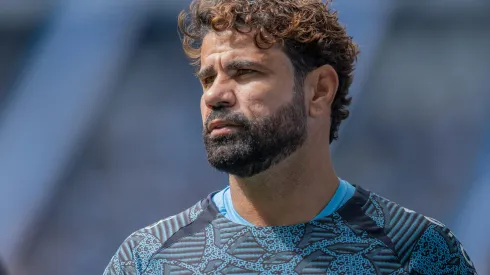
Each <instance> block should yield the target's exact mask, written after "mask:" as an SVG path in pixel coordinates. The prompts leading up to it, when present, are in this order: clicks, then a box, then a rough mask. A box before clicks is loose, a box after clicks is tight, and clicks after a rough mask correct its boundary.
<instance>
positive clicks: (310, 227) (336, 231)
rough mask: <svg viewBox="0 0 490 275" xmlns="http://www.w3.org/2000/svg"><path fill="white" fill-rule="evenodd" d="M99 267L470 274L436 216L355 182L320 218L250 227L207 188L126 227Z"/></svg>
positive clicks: (152, 272) (112, 270)
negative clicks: (129, 230) (174, 211)
mask: <svg viewBox="0 0 490 275" xmlns="http://www.w3.org/2000/svg"><path fill="white" fill-rule="evenodd" d="M104 274H105V275H123V274H124V275H126V274H138V275H143V274H145V275H157V274H158V275H160V274H393V275H395V274H465V275H466V274H476V271H475V269H474V267H473V263H472V262H471V260H470V258H469V257H468V255H467V254H466V252H465V250H464V249H463V247H462V245H461V244H460V242H459V241H458V240H457V239H456V237H455V236H454V234H453V233H452V232H451V231H450V230H449V229H448V228H447V227H446V226H444V225H443V224H441V223H440V222H438V221H436V220H434V219H431V218H428V217H425V216H423V215H420V214H418V213H415V212H413V211H411V210H408V209H406V208H404V207H401V206H399V205H397V204H395V203H393V202H391V201H389V200H387V199H385V198H382V197H380V196H378V195H376V194H374V193H371V192H369V191H366V190H364V189H362V188H360V187H356V193H355V194H354V196H353V197H352V198H351V199H350V200H349V201H347V202H346V204H345V205H344V206H343V207H341V208H340V209H339V210H338V211H336V212H334V213H333V214H331V215H330V216H327V217H326V218H323V219H320V220H315V221H311V222H309V223H305V224H298V225H292V226H277V227H254V226H245V225H241V224H236V223H233V222H231V221H229V220H228V219H226V218H225V217H224V216H223V215H221V214H220V213H219V211H218V210H217V208H216V205H214V204H213V203H212V200H211V196H209V197H208V198H207V199H204V200H202V201H200V202H199V203H197V204H196V205H194V206H193V207H191V208H190V209H188V210H186V211H184V212H182V213H180V214H178V215H175V216H173V217H170V218H167V219H164V220H161V221H159V222H157V223H155V224H153V225H151V226H148V227H146V228H143V229H141V230H139V231H137V232H135V233H133V234H132V235H130V236H129V237H128V238H127V239H126V240H125V241H124V243H123V244H122V245H121V247H120V248H119V250H118V251H117V253H116V254H115V255H114V256H113V257H112V259H111V261H110V263H109V265H108V266H107V268H106V270H105V272H104Z"/></svg>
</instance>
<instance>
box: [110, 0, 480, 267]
mask: <svg viewBox="0 0 490 275" xmlns="http://www.w3.org/2000/svg"><path fill="white" fill-rule="evenodd" d="M179 26H180V30H181V31H182V33H183V44H184V50H185V51H186V53H187V54H188V56H189V57H190V58H192V60H193V61H194V64H195V65H196V67H197V70H198V72H197V76H198V78H199V79H200V81H201V83H202V87H203V95H202V100H201V111H202V118H203V126H204V127H203V129H204V130H203V138H204V144H205V147H206V151H207V156H208V160H209V162H210V164H211V165H212V166H213V167H215V168H216V169H218V170H220V171H223V172H226V173H228V174H229V186H228V187H227V188H225V189H224V190H221V191H219V192H217V193H213V194H211V195H210V196H209V197H208V198H206V199H204V200H202V201H200V202H198V203H197V204H195V205H194V206H192V207H191V208H189V209H188V210H186V211H184V212H182V213H180V214H178V215H175V216H173V217H170V218H167V219H164V220H161V221H159V222H157V223H155V224H153V225H151V226H149V227H146V228H143V229H141V230H139V231H137V232H135V233H133V234H132V235H131V236H129V237H128V239H126V241H124V243H123V244H122V246H121V247H120V248H119V250H118V251H117V253H116V254H115V255H114V257H113V258H112V260H111V262H110V263H109V265H108V266H107V268H106V271H105V274H476V272H475V269H474V267H473V264H472V262H471V260H470V259H469V257H468V255H467V254H466V253H465V251H464V249H463V247H462V246H461V244H460V243H459V242H458V240H457V239H456V237H455V236H454V235H453V233H451V231H450V230H449V229H448V228H446V227H445V226H444V225H443V224H441V223H439V222H438V221H436V220H433V219H431V218H427V217H424V216H423V215H420V214H417V213H415V212H413V211H410V210H407V209H405V208H403V207H401V206H399V205H397V204H395V203H393V202H390V201H389V200H387V199H385V198H382V197H380V196H378V195H376V194H374V193H371V192H369V191H366V190H364V189H362V188H361V187H359V186H353V185H351V184H350V183H348V182H346V181H345V180H342V179H339V178H338V177H337V175H336V174H335V172H334V169H333V166H332V163H331V160H330V157H329V156H330V152H329V143H331V142H332V141H333V140H335V139H336V138H337V132H338V128H339V125H340V123H341V121H342V120H344V119H346V118H347V116H348V114H349V112H348V111H347V110H346V107H347V106H348V105H349V103H350V98H349V97H348V89H349V86H350V84H351V82H352V73H353V70H354V64H355V61H356V57H357V54H358V50H357V47H356V46H355V44H354V43H353V42H352V39H351V37H349V36H348V35H347V34H346V32H345V29H344V28H343V27H342V26H341V25H340V24H339V23H338V20H337V15H336V13H334V12H332V11H331V10H330V8H329V7H328V4H324V3H322V2H321V1H320V0H201V1H199V0H195V1H194V2H193V3H192V4H191V7H190V9H189V11H187V12H183V13H182V14H181V16H180V18H179Z"/></svg>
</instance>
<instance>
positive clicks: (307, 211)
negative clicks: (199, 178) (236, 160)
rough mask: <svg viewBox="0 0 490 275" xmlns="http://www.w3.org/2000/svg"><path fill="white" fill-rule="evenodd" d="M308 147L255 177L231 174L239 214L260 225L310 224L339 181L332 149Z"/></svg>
mask: <svg viewBox="0 0 490 275" xmlns="http://www.w3.org/2000/svg"><path fill="white" fill-rule="evenodd" d="M305 145H306V144H305ZM305 147H306V148H305ZM307 147H309V146H303V147H302V148H300V149H299V150H298V151H297V152H295V153H294V154H293V155H291V156H289V157H288V158H287V159H285V160H283V161H282V162H281V163H279V164H277V165H275V166H273V167H271V168H270V169H268V170H267V171H265V172H262V173H260V174H258V175H255V176H253V177H251V178H239V177H236V176H233V175H230V191H231V198H232V201H233V206H234V208H235V210H236V211H237V212H238V214H240V215H241V216H242V217H243V218H244V219H245V220H247V221H248V222H250V223H252V224H254V225H256V226H281V225H293V224H299V223H306V222H308V221H311V220H312V219H313V218H314V217H315V216H316V215H317V214H318V213H320V211H321V210H322V209H323V208H324V207H325V206H326V205H327V204H328V202H329V201H330V199H331V198H332V197H333V195H334V194H335V191H336V190H337V188H338V185H339V180H338V178H337V176H336V175H335V172H334V169H333V166H332V164H331V161H330V158H329V156H330V152H329V149H328V146H327V147H326V149H325V150H308V149H307ZM317 148H318V147H317Z"/></svg>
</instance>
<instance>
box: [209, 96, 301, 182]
mask: <svg viewBox="0 0 490 275" xmlns="http://www.w3.org/2000/svg"><path fill="white" fill-rule="evenodd" d="M295 90H296V89H295ZM304 104H305V103H304V96H303V93H302V92H299V91H295V93H294V96H293V100H292V101H291V102H289V103H287V104H285V105H284V106H281V107H280V108H279V110H277V111H276V112H275V113H274V114H272V115H270V116H268V117H264V118H259V119H256V120H249V119H247V118H246V117H245V116H244V115H243V114H242V113H236V112H233V113H232V112H231V111H229V109H225V108H219V109H215V110H213V112H212V113H211V114H210V115H209V117H208V118H207V119H206V123H205V127H204V131H203V139H204V145H205V147H206V152H207V157H208V161H209V163H210V164H211V165H212V166H213V167H214V168H216V169H217V170H219V171H222V172H226V173H228V174H231V175H235V176H238V177H241V178H248V177H252V176H254V175H256V174H259V173H261V172H263V171H265V170H267V169H269V168H270V167H272V166H273V165H276V164H278V163H279V162H281V161H282V160H284V159H286V158H287V157H288V156H290V155H291V154H292V153H294V152H295V151H296V150H297V149H298V148H299V147H301V146H302V145H303V143H304V142H305V140H306V137H307V131H306V119H307V117H306V108H305V105H304ZM215 119H221V120H225V121H228V122H231V123H233V124H236V125H238V127H236V128H235V131H233V133H231V134H227V135H223V136H217V137H211V136H210V134H209V132H208V131H207V125H208V124H209V123H210V122H211V121H213V120H215Z"/></svg>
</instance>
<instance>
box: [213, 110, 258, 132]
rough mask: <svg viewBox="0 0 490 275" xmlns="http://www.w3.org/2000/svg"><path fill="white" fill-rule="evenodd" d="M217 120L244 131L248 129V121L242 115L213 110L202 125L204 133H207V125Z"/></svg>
mask: <svg viewBox="0 0 490 275" xmlns="http://www.w3.org/2000/svg"><path fill="white" fill-rule="evenodd" d="M217 119H219V120H225V121H228V122H231V123H233V124H236V125H238V126H241V127H243V128H245V129H248V128H250V121H249V120H248V118H247V117H246V116H245V115H244V114H242V113H239V112H232V111H229V110H225V109H221V110H214V111H212V112H211V113H210V114H209V115H208V117H207V118H206V121H205V123H204V131H205V132H207V129H208V126H209V123H211V122H212V121H213V120H217Z"/></svg>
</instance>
